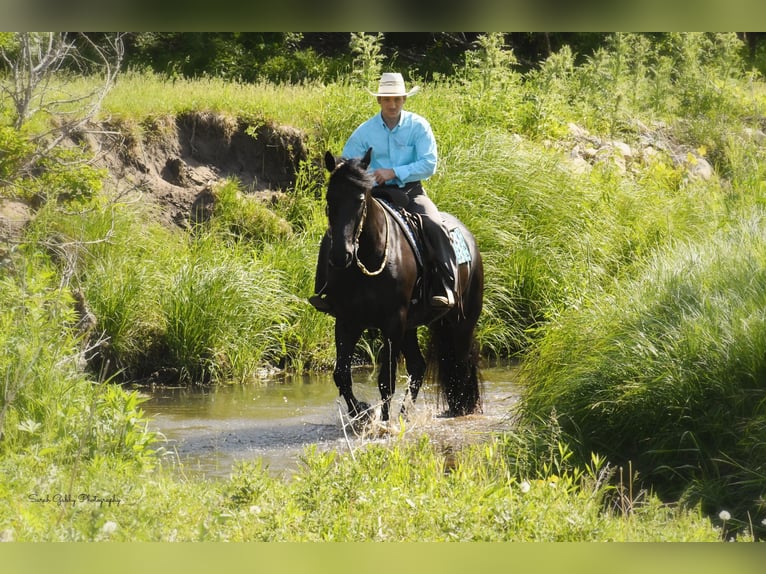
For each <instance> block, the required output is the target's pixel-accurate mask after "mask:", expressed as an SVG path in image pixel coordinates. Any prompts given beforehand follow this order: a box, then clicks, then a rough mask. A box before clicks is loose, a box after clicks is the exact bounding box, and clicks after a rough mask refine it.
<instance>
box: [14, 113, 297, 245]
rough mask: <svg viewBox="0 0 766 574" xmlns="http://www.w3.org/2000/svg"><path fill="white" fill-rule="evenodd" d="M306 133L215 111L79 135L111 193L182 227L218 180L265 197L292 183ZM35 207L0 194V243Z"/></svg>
mask: <svg viewBox="0 0 766 574" xmlns="http://www.w3.org/2000/svg"><path fill="white" fill-rule="evenodd" d="M304 140H305V137H304V134H303V133H301V132H300V131H299V130H297V129H295V128H292V127H282V126H275V125H272V124H268V123H261V124H257V125H253V124H248V123H246V122H245V121H244V120H241V119H237V118H232V117H229V116H224V115H220V114H212V113H201V112H188V113H184V114H181V115H178V116H165V117H158V118H151V119H146V120H144V121H143V122H141V123H140V124H129V123H127V122H105V123H103V124H100V125H97V126H92V129H90V130H88V131H87V132H85V133H82V134H79V135H77V136H76V138H75V141H73V143H75V144H78V145H82V144H85V145H86V147H88V148H89V149H90V150H92V152H93V155H94V158H95V160H94V163H95V165H96V166H97V167H103V168H106V170H107V173H108V175H107V185H106V188H107V189H108V190H109V191H110V193H114V194H116V195H120V196H122V195H125V196H133V197H135V196H138V198H139V200H140V201H144V202H148V203H150V204H152V205H153V206H155V207H156V208H155V209H152V210H151V211H152V213H154V214H155V215H156V217H157V218H158V220H159V221H161V222H162V223H165V224H167V225H178V226H181V227H187V226H188V225H189V223H191V222H193V221H195V220H199V219H200V218H205V217H207V215H208V214H209V213H210V210H211V207H212V202H213V201H214V197H215V196H214V194H213V193H211V192H212V189H213V187H214V186H215V185H216V183H218V182H220V181H222V180H225V179H229V178H236V179H238V180H239V181H240V182H241V184H242V188H243V190H244V191H246V192H247V193H249V194H252V195H256V196H261V197H263V198H264V199H270V198H271V197H273V196H274V195H275V194H280V193H284V192H289V191H290V190H291V189H292V188H293V187H294V185H295V180H296V174H297V171H298V167H299V164H300V162H301V161H302V160H305V159H306V157H307V154H306V147H305V142H304ZM32 217H34V210H33V209H32V208H30V206H29V205H28V204H27V203H25V202H23V201H19V200H14V199H7V198H0V242H9V241H10V242H11V243H14V242H16V241H18V240H20V239H21V235H22V233H23V230H24V227H25V226H26V225H27V223H28V222H29V220H30V219H31V218H32Z"/></svg>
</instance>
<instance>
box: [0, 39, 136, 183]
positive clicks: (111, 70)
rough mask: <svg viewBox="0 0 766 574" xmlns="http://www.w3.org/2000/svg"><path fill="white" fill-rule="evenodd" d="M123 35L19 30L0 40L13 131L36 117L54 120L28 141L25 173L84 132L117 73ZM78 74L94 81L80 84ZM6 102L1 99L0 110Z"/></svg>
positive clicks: (1, 81)
mask: <svg viewBox="0 0 766 574" xmlns="http://www.w3.org/2000/svg"><path fill="white" fill-rule="evenodd" d="M123 56H124V48H123V35H122V34H120V33H116V34H98V35H95V34H93V35H91V34H82V33H70V32H46V33H36V32H20V33H15V34H4V35H3V36H2V39H0V66H2V67H3V68H5V74H3V75H2V76H0V94H1V95H2V96H3V99H5V98H8V100H10V102H11V109H10V110H7V112H9V115H10V123H11V125H12V127H13V128H14V129H15V130H16V131H18V132H21V131H23V130H24V127H25V125H27V124H28V122H30V120H32V118H35V117H37V116H39V115H40V114H45V115H47V116H48V117H50V118H55V121H52V122H49V123H48V125H47V126H46V127H45V128H43V129H42V130H40V131H37V130H36V131H37V133H36V134H35V135H34V136H33V138H32V143H33V151H32V153H30V154H29V155H28V156H27V157H26V158H25V159H24V161H23V165H20V166H19V169H20V171H22V172H24V171H26V170H28V169H29V168H30V167H32V166H34V165H36V164H37V163H38V162H39V161H40V159H41V158H45V157H48V156H49V155H50V154H51V152H52V151H53V150H54V149H55V148H56V147H58V146H59V145H60V144H61V142H62V141H63V140H64V139H66V138H68V137H70V136H71V135H72V134H75V133H77V132H79V131H82V130H84V129H85V127H86V126H87V124H88V123H89V122H90V121H91V120H93V118H94V117H95V115H96V114H97V112H98V111H99V109H100V107H101V103H102V101H103V99H104V97H105V96H106V94H107V92H108V91H109V89H110V88H111V86H112V84H113V83H114V81H115V78H116V77H117V73H118V72H119V70H120V65H121V63H122V60H123ZM82 76H88V77H89V78H90V79H96V80H95V81H93V82H83V81H82ZM3 106H4V102H3V101H2V100H0V111H2V107H3Z"/></svg>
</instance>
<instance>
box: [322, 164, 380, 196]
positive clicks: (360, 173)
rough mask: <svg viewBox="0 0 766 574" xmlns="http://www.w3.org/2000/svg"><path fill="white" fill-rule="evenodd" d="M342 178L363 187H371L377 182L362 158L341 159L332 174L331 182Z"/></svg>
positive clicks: (348, 182)
mask: <svg viewBox="0 0 766 574" xmlns="http://www.w3.org/2000/svg"><path fill="white" fill-rule="evenodd" d="M341 179H342V180H343V181H345V182H346V183H347V184H350V185H353V186H355V187H361V188H362V189H371V188H372V186H373V184H374V183H375V180H374V179H373V178H372V174H371V173H369V172H368V171H367V166H366V165H364V164H363V163H362V160H361V159H360V158H353V159H345V158H344V159H342V160H340V163H338V165H337V167H336V168H335V170H334V171H333V172H332V175H331V176H330V183H333V182H337V181H338V180H341Z"/></svg>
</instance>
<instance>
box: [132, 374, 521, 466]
mask: <svg viewBox="0 0 766 574" xmlns="http://www.w3.org/2000/svg"><path fill="white" fill-rule="evenodd" d="M482 376H483V380H484V383H483V395H482V396H483V409H482V412H481V413H479V414H473V415H469V416H466V417H456V418H450V417H444V416H441V413H442V412H443V408H442V407H440V405H438V404H437V400H436V392H435V389H431V388H429V387H428V386H425V385H424V387H423V388H422V390H421V393H420V396H419V397H418V401H417V403H416V404H415V405H414V407H413V408H411V410H410V413H409V415H408V417H407V419H406V421H405V422H404V423H402V422H401V421H399V420H398V419H397V420H392V421H391V422H390V423H389V425H388V426H384V425H382V424H381V423H380V422H378V423H377V424H376V425H374V426H373V429H372V431H370V430H366V431H364V433H363V434H362V435H360V434H357V433H356V432H355V431H354V429H353V427H352V426H351V425H349V424H348V422H349V421H348V417H347V415H346V406H345V402H344V401H343V400H342V399H341V398H340V397H339V396H338V391H337V389H336V387H335V384H334V382H333V380H332V374H331V373H323V374H311V375H295V374H280V375H276V376H274V377H273V378H271V379H269V380H268V381H266V382H265V383H261V384H249V385H240V384H237V385H218V386H214V387H183V388H168V387H157V388H154V389H142V390H141V392H142V393H143V394H144V395H145V396H146V397H147V400H146V402H144V403H143V404H142V408H143V410H144V411H145V412H146V414H147V415H148V416H149V418H150V421H151V422H150V425H149V426H150V429H151V430H154V431H157V432H159V433H161V436H163V437H164V440H161V441H160V442H159V443H158V445H157V446H158V447H159V448H163V449H164V450H165V451H166V452H167V453H168V455H167V457H166V460H171V461H173V464H175V465H176V466H177V467H178V469H179V471H182V472H183V473H185V474H195V475H202V476H203V477H205V478H225V477H228V476H229V474H230V473H231V470H232V468H233V466H234V465H235V464H236V463H237V462H239V461H246V460H255V459H261V461H262V463H263V465H264V467H266V468H268V470H269V471H270V472H271V473H273V474H276V475H289V474H290V473H292V472H294V471H295V470H296V469H297V468H298V467H299V465H300V461H301V456H302V454H303V453H304V450H305V448H306V447H307V446H309V445H316V447H317V449H320V450H321V449H328V450H329V449H334V450H338V451H340V452H348V451H349V450H353V449H355V448H359V447H361V446H362V445H363V444H369V443H370V442H375V441H377V442H381V443H385V442H386V441H391V440H397V439H398V438H400V437H402V436H404V437H412V438H417V437H420V436H422V434H428V435H429V437H430V439H431V441H432V442H435V443H437V444H440V445H442V447H443V448H456V447H459V446H461V445H464V444H466V443H468V442H478V441H481V440H482V439H483V438H484V437H487V436H488V435H489V433H492V432H498V431H502V430H504V429H508V428H510V426H511V424H512V414H513V410H514V405H515V403H516V401H517V400H518V396H519V389H518V387H517V386H516V383H515V375H514V370H513V368H512V367H491V368H486V369H483V370H482ZM397 383H398V384H397V392H396V394H395V395H394V398H393V402H392V415H393V414H394V413H398V410H399V408H400V406H401V404H402V400H403V397H404V388H405V386H406V377H403V378H401V379H400V380H399V381H398V382H397ZM354 393H355V394H356V396H357V398H359V399H361V400H365V401H367V402H369V403H375V402H377V401H378V400H379V394H378V388H377V383H376V380H375V374H374V372H373V370H372V369H370V368H357V369H355V371H354ZM394 418H395V417H392V419H394Z"/></svg>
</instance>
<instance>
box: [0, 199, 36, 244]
mask: <svg viewBox="0 0 766 574" xmlns="http://www.w3.org/2000/svg"><path fill="white" fill-rule="evenodd" d="M31 219H32V210H31V209H30V208H29V206H28V205H27V204H26V203H24V202H22V201H18V200H15V199H0V242H18V241H20V240H21V236H22V235H23V233H24V228H25V227H26V226H27V224H28V223H29V221H30V220H31Z"/></svg>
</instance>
